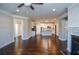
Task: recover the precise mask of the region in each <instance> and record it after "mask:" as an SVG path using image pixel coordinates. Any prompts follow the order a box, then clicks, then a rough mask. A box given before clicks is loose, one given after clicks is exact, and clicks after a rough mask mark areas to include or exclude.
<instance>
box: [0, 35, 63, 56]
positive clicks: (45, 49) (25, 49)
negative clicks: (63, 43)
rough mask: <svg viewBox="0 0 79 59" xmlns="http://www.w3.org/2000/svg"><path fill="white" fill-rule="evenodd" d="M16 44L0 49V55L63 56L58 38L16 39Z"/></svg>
mask: <svg viewBox="0 0 79 59" xmlns="http://www.w3.org/2000/svg"><path fill="white" fill-rule="evenodd" d="M18 40H19V41H18V43H12V44H10V45H8V46H6V47H3V48H2V49H0V55H63V53H62V51H61V50H60V44H59V40H58V37H55V35H53V36H48V37H47V36H46V37H44V36H36V37H32V38H30V39H29V40H22V39H21V37H19V38H18Z"/></svg>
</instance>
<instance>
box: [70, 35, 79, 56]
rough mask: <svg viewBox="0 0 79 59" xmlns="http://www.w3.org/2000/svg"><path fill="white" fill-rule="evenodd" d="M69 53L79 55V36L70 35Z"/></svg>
mask: <svg viewBox="0 0 79 59" xmlns="http://www.w3.org/2000/svg"><path fill="white" fill-rule="evenodd" d="M71 40H72V43H71V55H79V36H76V35H71Z"/></svg>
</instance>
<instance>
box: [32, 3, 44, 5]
mask: <svg viewBox="0 0 79 59" xmlns="http://www.w3.org/2000/svg"><path fill="white" fill-rule="evenodd" d="M32 4H38V5H43V3H32Z"/></svg>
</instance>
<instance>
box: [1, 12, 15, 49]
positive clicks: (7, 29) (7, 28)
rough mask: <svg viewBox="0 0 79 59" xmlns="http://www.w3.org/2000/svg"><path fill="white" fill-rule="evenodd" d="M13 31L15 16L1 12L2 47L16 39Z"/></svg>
mask: <svg viewBox="0 0 79 59" xmlns="http://www.w3.org/2000/svg"><path fill="white" fill-rule="evenodd" d="M13 32H14V31H13V18H12V17H11V16H8V15H5V14H4V13H1V12H0V48H2V47H3V46H5V45H7V44H9V43H12V42H13V41H14V39H13Z"/></svg>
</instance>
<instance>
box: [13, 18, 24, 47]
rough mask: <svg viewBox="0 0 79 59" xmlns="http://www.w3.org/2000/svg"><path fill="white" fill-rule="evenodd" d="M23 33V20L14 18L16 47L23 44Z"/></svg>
mask: <svg viewBox="0 0 79 59" xmlns="http://www.w3.org/2000/svg"><path fill="white" fill-rule="evenodd" d="M22 35H23V20H21V19H14V37H15V47H19V46H21V45H22V37H23V36H22Z"/></svg>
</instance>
